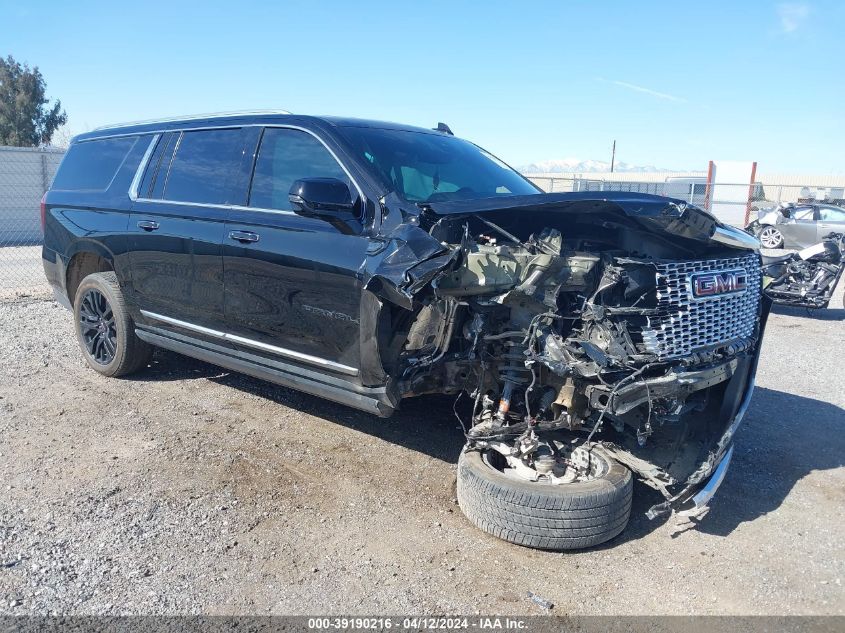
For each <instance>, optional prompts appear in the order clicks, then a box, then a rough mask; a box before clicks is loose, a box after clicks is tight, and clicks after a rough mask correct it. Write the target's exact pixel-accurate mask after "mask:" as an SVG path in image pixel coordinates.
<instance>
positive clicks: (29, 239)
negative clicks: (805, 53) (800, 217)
mask: <svg viewBox="0 0 845 633" xmlns="http://www.w3.org/2000/svg"><path fill="white" fill-rule="evenodd" d="M63 155H64V150H62V149H57V148H19V147H0V294H2V295H8V294H10V293H12V294H14V293H18V294H20V293H21V292H29V291H32V290H33V289H37V290H46V289H47V287H46V280H45V279H44V272H43V270H42V267H41V239H42V237H41V226H40V223H41V221H40V217H39V216H40V212H39V205H40V202H41V196H42V195H43V194H44V192H45V191H46V190H47V189H48V188H49V186H50V183H51V182H52V180H53V176H54V175H55V173H56V170H57V169H58V166H59V163H60V162H61V160H62V156H63ZM613 176H614V178H607V177H605V176H603V175H590V176H584V175H573V174H561V175H559V176H558V175H555V174H527V177H528V178H529V179H530V180H532V181H533V182H534V183H535V184H537V185H538V186H539V187H540V188H541V189H543V190H544V191H548V192H555V193H557V192H577V191H594V192H601V191H630V192H635V193H650V194H656V195H664V196H671V197H673V198H680V199H682V200H686V201H687V202H689V203H692V204H695V205H698V206H702V207H705V208H709V209H711V210H712V211H713V212H714V213H716V215H717V216H718V217H720V219H722V220H724V221H726V222H728V223H730V224H734V225H736V226H744V225H745V222H746V218H749V219H752V220H753V219H755V218H756V212H757V210H758V209H767V208H771V207H774V206H775V205H777V204H783V203H790V202H792V203H799V204H800V203H813V202H819V203H822V202H824V203H832V204H839V205H845V179H841V180H843V182H839V180H840V179H838V178H837V179H835V182H834V181H831V182H828V183H827V184H823V185H803V184H769V183H755V184H754V185H751V186H749V185H748V184H747V183H745V184H737V185H731V184H721V183H720V184H718V185H716V186H714V187H712V188H708V186H707V178H706V176H705V175H703V174H698V173H690V174H688V175H684V176H664V175H663V174H660V175H654V174H652V175H651V176H652V180H637V179H636V178H637V177H638V176H639V175H637V174H627V173H626V174H619V175H618V178H617V177H616V176H617V175H615V174H614V175H613ZM640 177H641V176H640ZM657 177H659V178H660V180H657V179H655V178H657Z"/></svg>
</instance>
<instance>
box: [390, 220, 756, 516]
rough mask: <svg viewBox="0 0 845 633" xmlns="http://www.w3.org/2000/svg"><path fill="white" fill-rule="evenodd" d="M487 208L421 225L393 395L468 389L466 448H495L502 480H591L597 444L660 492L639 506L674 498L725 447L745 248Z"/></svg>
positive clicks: (738, 352)
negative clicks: (428, 266) (434, 257)
mask: <svg viewBox="0 0 845 633" xmlns="http://www.w3.org/2000/svg"><path fill="white" fill-rule="evenodd" d="M490 217H491V216H489V215H488V216H486V217H485V216H482V215H452V216H446V217H440V218H438V217H436V216H435V217H433V218H432V220H431V222H430V223H429V226H425V225H423V226H422V227H421V228H424V229H427V231H428V233H429V235H430V236H431V237H433V238H434V239H436V240H437V241H438V242H439V243H440V244H442V245H444V246H445V247H446V248H447V251H446V253H444V254H441V255H440V261H439V264H438V265H439V266H440V268H439V269H438V271H437V272H436V274H434V273H432V274H429V275H427V276H426V277H425V279H423V281H424V282H426V283H427V286H425V291H419V292H418V293H417V294H416V295H415V296H414V305H413V309H412V311H413V318H409V319H406V323H407V325H406V328H405V330H404V331H403V340H404V344H403V345H402V346H401V349H399V350H397V351H398V354H397V356H396V360H395V362H394V364H393V367H395V369H396V370H397V373H398V374H399V375H398V388H399V390H400V392H401V396H402V397H409V396H416V395H420V394H427V393H454V394H461V395H459V396H458V397H459V398H460V397H468V398H469V400H470V402H471V403H472V404H471V414H470V416H469V419H466V420H462V424H464V427H465V431H466V437H467V442H468V450H474V449H478V450H482V449H492V450H495V451H496V452H498V453H499V454H501V455H502V457H503V458H504V460H505V461H506V462H507V463H506V466H505V468H504V472H505V473H506V474H508V475H509V476H512V477H515V478H519V479H523V480H526V481H535V482H536V481H540V482H545V483H552V484H556V483H566V482H570V481H575V480H579V479H584V478H589V477H590V476H593V475H594V474H595V473H593V472H591V469H594V468H595V464H594V463H593V461H592V460H591V458H590V453H591V451H592V449H593V447H595V446H598V445H601V446H602V448H603V449H604V450H605V451H606V452H607V453H609V454H610V455H612V457H613V458H614V459H616V460H617V461H619V462H621V463H623V464H624V465H626V466H627V467H628V468H630V469H631V470H632V471H634V472H635V473H636V474H637V475H639V477H640V478H641V479H642V480H643V481H644V482H645V483H647V484H648V485H650V486H652V487H653V488H655V489H657V490H659V491H660V492H661V493H662V494H663V495H664V496H665V497H666V499H667V500H668V501H667V502H666V503H665V504H661V506H655V508H652V511H651V514H650V516H652V515H653V516H658V515H660V514H663V513H666V512H668V511H670V510H672V509H676V508H679V507H681V505H682V503H683V502H684V501H686V500H688V499H687V498H685V497H684V495H682V494H680V493H679V490H682V489H684V488H685V487H688V486H690V485H691V484H695V483H698V482H699V481H700V480H702V479H703V478H704V477H706V476H707V475H709V474H710V472H711V471H712V467H713V462H714V461H715V460H716V458H717V457H719V456H720V455H719V453H720V449H722V448H724V447H721V446H719V443H720V442H724V441H725V440H724V436H725V434H726V431H728V426H729V424H730V422H731V420H732V415H730V414H731V412H732V411H733V409H732V410H730V411H729V410H728V408H729V407H728V405H726V404H725V403H726V402H727V401H730V402H731V403H734V404H735V402H736V400H737V394H738V393H739V391H744V390H745V388H746V386H747V385H746V377H745V376H746V375H747V374H749V369H748V368H749V367H750V366H751V364H752V363H753V358H754V356H755V350H756V348H757V342H758V340H759V334H760V312H761V299H760V297H761V290H760V284H761V275H760V261H759V254H757V253H756V252H754V251H750V250H741V249H738V248H730V247H728V246H726V245H725V244H724V243H717V242H715V241H712V240H709V239H707V240H697V241H696V240H694V239H688V238H687V237H681V238H678V237H676V238H675V239H667V238H666V237H665V236H662V235H659V234H657V233H655V232H646V231H641V230H633V229H635V228H636V227H632V230H627V229H626V227H625V226H624V223H620V222H608V221H607V219H606V218H605V217H604V216H603V215H602V214H601V213H599V214H596V215H595V219H592V218H591V217H590V216H588V215H578V216H574V217H573V218H572V220H575V221H569V222H566V223H560V222H555V223H552V222H549V221H548V219H549V218H548V216H543V215H537V214H535V215H534V216H530V217H526V218H525V220H524V221H521V222H519V224H518V226H516V225H514V226H512V225H509V226H507V227H506V226H503V225H502V224H504V223H502V224H497V223H496V222H493V221H492V219H490ZM496 219H497V220H498V218H496ZM541 224H542V225H541ZM555 225H556V226H555ZM557 227H563V230H561V228H557ZM516 233H519V234H516ZM446 262H448V264H447V263H446ZM422 286H423V283H422V282H419V283H418V287H422ZM739 373H741V374H743V376H742V377H741V378H740V379H739V380H733V381H732V380H731V379H732V377H734V376H735V375H736V374H739ZM740 383H741V384H740ZM732 406H733V405H732ZM734 409H735V406H734ZM728 440H729V438H728Z"/></svg>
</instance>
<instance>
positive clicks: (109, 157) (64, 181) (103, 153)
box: [53, 136, 149, 191]
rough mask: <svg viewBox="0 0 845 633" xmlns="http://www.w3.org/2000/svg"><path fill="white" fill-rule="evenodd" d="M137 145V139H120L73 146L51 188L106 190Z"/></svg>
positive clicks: (127, 137)
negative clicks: (130, 151)
mask: <svg viewBox="0 0 845 633" xmlns="http://www.w3.org/2000/svg"><path fill="white" fill-rule="evenodd" d="M147 139H149V137H147ZM137 142H138V137H137V136H122V137H119V138H109V139H103V140H102V141H83V142H80V143H74V144H73V145H71V146H70V149H69V150H68V152H67V155H66V156H65V158H64V160H63V161H62V166H61V168H60V169H59V172H58V173H57V174H56V178H55V179H54V180H53V189H64V190H71V191H73V190H89V191H91V190H93V191H105V190H106V189H108V188H109V184H110V183H111V181H112V179H113V178H114V175H115V174H116V173H117V170H118V169H119V168H120V166H121V165H122V164H123V161H124V160H125V159H126V156H127V155H128V154H129V150H131V149H132V147H133V146H134V145H135V143H137Z"/></svg>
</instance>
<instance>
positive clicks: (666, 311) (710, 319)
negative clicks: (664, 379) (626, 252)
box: [643, 253, 762, 359]
mask: <svg viewBox="0 0 845 633" xmlns="http://www.w3.org/2000/svg"><path fill="white" fill-rule="evenodd" d="M740 269H743V270H745V272H746V274H747V286H746V289H745V291H743V292H741V293H736V294H723V295H717V296H714V297H710V298H693V296H692V293H691V289H690V283H689V279H690V275H692V274H694V273H699V272H717V271H731V270H740ZM761 280H762V277H761V272H760V257H759V255H758V254H757V253H753V254H749V255H743V256H742V257H731V258H727V259H711V260H696V261H683V262H660V263H658V264H657V307H658V309H659V313H658V316H656V317H653V318H651V319H650V322H649V324H648V326H647V327H645V328H644V329H643V344H644V346H645V348H646V350H647V351H649V352H651V353H652V354H655V355H657V356H658V357H659V358H661V359H668V358H677V357H679V356H686V355H688V354H692V353H694V352H696V351H698V350H701V349H703V348H708V347H712V346H716V345H720V344H727V343H730V342H731V341H734V340H737V339H746V340H747V339H749V338H751V337H753V336H754V335H755V333H756V331H757V318H758V314H759V309H760V295H761V292H762V287H761Z"/></svg>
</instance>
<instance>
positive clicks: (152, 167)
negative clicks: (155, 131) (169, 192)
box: [138, 132, 179, 198]
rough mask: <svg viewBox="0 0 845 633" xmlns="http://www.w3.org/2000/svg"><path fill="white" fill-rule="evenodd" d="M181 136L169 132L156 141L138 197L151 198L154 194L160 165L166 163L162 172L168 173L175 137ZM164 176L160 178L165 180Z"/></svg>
mask: <svg viewBox="0 0 845 633" xmlns="http://www.w3.org/2000/svg"><path fill="white" fill-rule="evenodd" d="M174 138H179V134H178V132H177V133H174V132H169V133H167V134H165V135H163V136H161V137H159V139H158V142H157V143H156V146H155V149H154V150H153V153H152V154H151V155H150V159H149V161H148V162H147V166H146V170H145V171H144V177H143V178H142V179H141V183H140V185H139V186H138V197H140V198H151V197H153V196H152V189H153V186H154V185H155V183H156V180H157V174H158V173H159V167H160V166H161V165H164V167H163V168H162V170H161V173H163V174H166V173H167V167H168V165H170V156H171V155H172V154H173V139H174ZM165 155H167V159H166V160H162V159H163V157H164V156H165ZM164 179H165V178H164V176H162V178H161V179H160V180H161V181H162V182H163V181H164ZM158 194H159V195H158V196H156V197H160V196H161V190H159V191H158Z"/></svg>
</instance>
